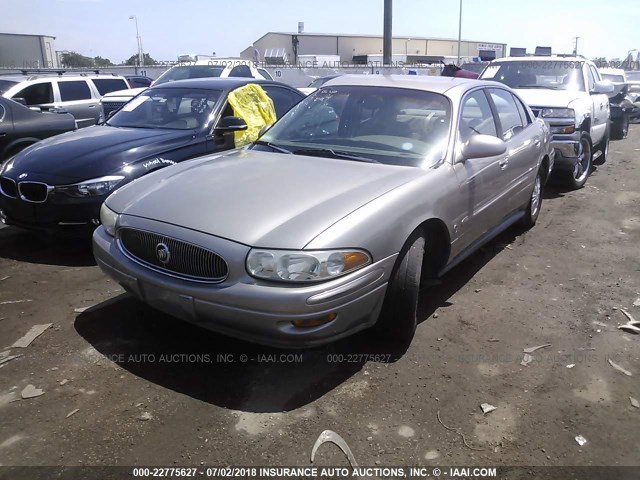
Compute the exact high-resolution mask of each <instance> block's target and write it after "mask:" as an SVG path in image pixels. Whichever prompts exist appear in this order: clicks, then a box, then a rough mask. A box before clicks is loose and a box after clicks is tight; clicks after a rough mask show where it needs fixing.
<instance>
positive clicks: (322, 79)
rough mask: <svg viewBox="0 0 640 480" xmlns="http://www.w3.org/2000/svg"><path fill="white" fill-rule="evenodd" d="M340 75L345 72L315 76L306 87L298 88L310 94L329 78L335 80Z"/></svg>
mask: <svg viewBox="0 0 640 480" xmlns="http://www.w3.org/2000/svg"><path fill="white" fill-rule="evenodd" d="M340 75H343V74H342V73H335V74H333V75H326V76H324V77H318V78H314V79H313V80H312V81H311V83H309V85H307V86H306V87H300V88H298V90H300V91H301V92H302V93H304V94H305V95H309V94H311V93H313V92H315V91H316V90H317V89H319V88H320V87H321V86H323V85H324V84H325V83H327V82H328V81H329V80H333V79H334V78H338V77H339V76H340Z"/></svg>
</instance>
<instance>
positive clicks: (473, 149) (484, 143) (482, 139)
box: [461, 135, 507, 161]
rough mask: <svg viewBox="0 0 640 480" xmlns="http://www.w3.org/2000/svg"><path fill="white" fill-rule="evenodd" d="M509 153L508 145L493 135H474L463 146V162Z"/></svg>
mask: <svg viewBox="0 0 640 480" xmlns="http://www.w3.org/2000/svg"><path fill="white" fill-rule="evenodd" d="M506 151H507V144H506V143H504V142H503V141H502V140H501V139H499V138H497V137H494V136H492V135H473V136H472V137H471V138H470V139H469V140H467V142H466V143H465V144H464V145H463V146H462V152H461V153H462V160H463V161H464V160H469V159H472V158H487V157H495V156H498V155H502V154H503V153H505V152H506Z"/></svg>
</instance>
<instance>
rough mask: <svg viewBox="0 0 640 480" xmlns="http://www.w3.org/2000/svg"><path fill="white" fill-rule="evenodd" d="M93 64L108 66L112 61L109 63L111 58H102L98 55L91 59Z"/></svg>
mask: <svg viewBox="0 0 640 480" xmlns="http://www.w3.org/2000/svg"><path fill="white" fill-rule="evenodd" d="M93 64H94V65H95V66H96V67H110V66H112V65H113V63H111V60H109V59H108V58H102V57H100V56H98V57H95V58H94V59H93Z"/></svg>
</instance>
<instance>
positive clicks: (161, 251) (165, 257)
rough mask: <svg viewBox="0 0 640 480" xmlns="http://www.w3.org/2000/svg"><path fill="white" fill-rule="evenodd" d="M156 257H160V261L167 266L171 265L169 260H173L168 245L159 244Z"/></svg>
mask: <svg viewBox="0 0 640 480" xmlns="http://www.w3.org/2000/svg"><path fill="white" fill-rule="evenodd" d="M156 256H157V257H158V260H160V263H162V264H164V265H166V264H167V263H169V260H171V251H170V250H169V247H167V245H166V244H164V243H159V244H158V245H156Z"/></svg>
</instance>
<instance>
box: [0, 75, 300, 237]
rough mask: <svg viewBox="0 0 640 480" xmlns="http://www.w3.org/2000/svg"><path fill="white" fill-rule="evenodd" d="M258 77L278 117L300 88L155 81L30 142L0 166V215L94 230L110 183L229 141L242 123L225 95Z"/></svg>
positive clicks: (29, 224)
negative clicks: (102, 113)
mask: <svg viewBox="0 0 640 480" xmlns="http://www.w3.org/2000/svg"><path fill="white" fill-rule="evenodd" d="M249 83H253V84H259V85H260V86H261V87H262V88H263V89H264V91H265V92H266V94H267V95H268V96H269V97H270V98H271V100H272V101H273V104H274V108H275V111H276V115H277V117H278V118H279V117H280V116H281V115H283V114H284V113H285V112H287V111H288V110H289V109H290V108H291V107H292V106H294V105H295V104H296V103H298V102H299V101H300V100H301V99H302V98H304V95H303V94H302V93H301V92H300V91H298V90H296V89H294V88H292V87H289V86H287V85H284V84H281V83H278V82H272V81H266V80H256V79H253V78H226V79H219V78H206V79H193V80H181V81H176V82H171V83H165V84H161V85H158V86H157V87H152V88H149V89H147V90H145V91H143V92H142V93H141V94H140V95H138V96H137V97H134V98H133V99H132V100H131V101H130V102H129V103H127V104H126V105H125V106H124V107H122V109H120V110H119V111H118V112H116V113H115V115H113V116H111V117H110V118H109V119H107V121H106V122H104V123H103V124H101V125H96V126H94V127H89V128H83V129H81V130H78V131H74V132H69V133H64V134H62V135H57V136H55V137H52V138H49V139H46V140H43V141H40V142H37V143H36V144H34V145H32V146H30V147H28V148H26V149H25V150H23V151H21V152H20V153H18V154H17V155H15V156H14V157H12V158H10V159H9V160H8V161H6V162H5V163H4V164H3V165H2V166H1V167H0V219H1V220H2V222H4V223H5V224H7V225H16V226H18V227H22V228H26V229H32V230H41V231H49V232H57V231H60V230H64V229H66V230H74V231H77V230H82V229H87V230H93V228H94V227H95V226H96V225H98V224H99V212H100V206H101V204H102V202H103V201H104V199H105V198H106V197H107V196H108V195H109V194H110V193H111V192H112V191H113V190H115V189H116V188H119V187H121V186H122V185H124V184H126V183H128V182H130V181H132V180H134V179H136V178H139V177H141V176H143V175H145V174H147V173H150V172H152V171H154V170H157V169H159V168H164V167H166V166H169V165H172V164H174V163H177V162H181V161H184V160H188V159H191V158H194V157H199V156H202V155H205V154H209V153H215V152H219V151H223V150H229V149H232V148H234V147H235V144H234V135H233V132H234V131H238V130H242V129H243V128H246V125H244V124H243V123H244V122H242V120H241V119H239V118H237V117H236V116H234V115H235V112H234V111H233V109H232V107H231V105H230V104H229V103H228V101H227V99H228V95H229V94H230V93H231V92H233V91H234V90H236V89H238V88H240V87H243V86H245V85H247V84H249Z"/></svg>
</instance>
